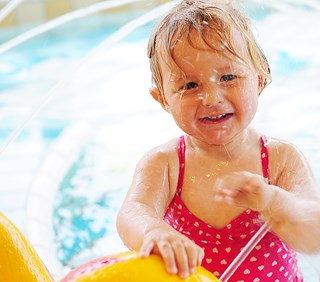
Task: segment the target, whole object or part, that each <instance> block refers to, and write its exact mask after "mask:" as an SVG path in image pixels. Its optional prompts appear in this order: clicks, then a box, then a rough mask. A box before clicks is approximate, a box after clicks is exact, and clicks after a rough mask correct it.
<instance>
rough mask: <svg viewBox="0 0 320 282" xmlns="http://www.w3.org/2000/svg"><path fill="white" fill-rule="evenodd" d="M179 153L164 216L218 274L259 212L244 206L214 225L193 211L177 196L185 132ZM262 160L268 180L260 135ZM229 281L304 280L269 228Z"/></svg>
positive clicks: (290, 253) (251, 232)
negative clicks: (176, 175) (218, 226)
mask: <svg viewBox="0 0 320 282" xmlns="http://www.w3.org/2000/svg"><path fill="white" fill-rule="evenodd" d="M178 154H179V161H180V172H179V178H178V185H177V192H176V194H175V196H174V198H173V200H172V202H171V203H170V205H169V206H168V208H167V210H166V212H165V215H164V217H163V220H164V221H165V222H166V223H168V224H169V225H170V226H172V227H173V228H174V229H176V230H177V231H179V232H180V233H182V234H184V235H185V236H187V237H188V238H190V239H191V240H193V241H194V242H195V243H196V244H198V245H199V246H201V247H202V248H203V249H204V252H205V257H204V259H203V261H202V266H204V267H205V268H206V269H208V270H209V271H211V272H212V273H213V274H214V275H215V276H216V277H218V278H219V277H220V276H221V275H222V274H223V272H224V271H225V270H226V268H227V267H228V265H229V264H230V263H231V262H232V261H233V260H234V258H235V257H236V256H237V255H238V254H239V252H240V250H241V249H242V248H243V247H244V246H245V245H246V244H247V242H248V241H249V240H250V238H251V237H252V236H253V235H254V234H255V233H256V232H257V231H258V230H259V228H260V227H261V225H262V224H263V221H262V220H261V219H259V213H258V212H255V211H253V210H250V209H247V210H246V211H245V212H243V213H242V214H240V215H239V216H238V217H237V218H235V219H233V220H232V221H231V222H230V223H229V224H228V225H226V226H225V227H223V228H222V229H215V228H214V227H212V226H211V225H208V224H206V223H205V222H203V221H202V220H201V219H199V218H197V217H196V216H195V215H193V214H192V213H191V212H190V211H189V210H188V208H187V207H186V205H185V204H184V203H183V201H182V200H181V198H180V195H181V191H182V185H183V176H184V165H185V142H184V136H182V137H181V138H180V141H179V146H178ZM261 162H262V169H263V174H264V177H265V179H266V181H268V150H267V141H266V139H265V137H264V136H262V137H261ZM229 281H230V282H236V281H237V282H240V281H244V282H250V281H254V282H257V281H274V282H276V281H278V282H287V281H294V282H300V281H303V277H302V273H301V271H300V269H299V267H298V262H297V256H296V253H295V252H294V251H293V250H292V249H290V248H289V247H288V246H287V245H286V244H285V243H284V242H283V241H282V240H281V239H280V238H279V237H278V236H277V235H276V234H274V233H273V232H268V233H267V234H266V235H265V236H264V237H263V239H262V240H261V241H260V242H259V243H258V244H257V246H256V247H255V248H254V249H253V250H252V251H251V253H250V254H249V256H248V257H247V258H246V259H245V261H244V262H243V263H242V264H241V266H240V267H239V268H238V269H237V270H236V272H235V273H234V274H233V275H232V277H231V278H230V279H229Z"/></svg>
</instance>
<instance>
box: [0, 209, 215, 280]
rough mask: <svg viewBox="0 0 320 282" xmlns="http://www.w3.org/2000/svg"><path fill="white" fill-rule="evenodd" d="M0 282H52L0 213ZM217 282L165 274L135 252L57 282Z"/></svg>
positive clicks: (152, 259)
mask: <svg viewBox="0 0 320 282" xmlns="http://www.w3.org/2000/svg"><path fill="white" fill-rule="evenodd" d="M0 281H5V282H53V281H54V280H53V278H52V277H51V275H50V273H49V271H48V270H47V268H46V266H45V265H44V264H43V262H42V261H41V259H40V257H39V256H38V254H37V253H36V252H35V250H34V249H33V248H32V246H31V245H30V243H29V242H28V241H27V239H26V238H25V237H24V235H23V234H22V233H21V232H20V230H19V229H18V228H17V227H16V226H15V225H14V224H13V223H12V222H11V221H10V220H9V219H8V218H6V217H5V216H4V215H3V214H2V213H0ZM89 281H90V282H111V281H112V282H129V281H130V282H164V281H166V282H178V281H186V282H196V281H197V282H218V281H220V280H218V279H217V278H216V277H215V276H214V275H213V274H212V273H211V272H209V271H207V270H205V269H204V268H203V267H197V269H196V271H195V273H194V274H193V275H191V276H189V277H188V278H187V279H184V280H183V279H181V278H179V277H178V276H177V275H170V274H168V273H167V272H166V270H165V267H164V264H163V262H162V260H161V258H160V257H159V256H156V255H151V256H149V257H148V258H141V257H140V256H139V255H138V254H137V253H136V252H126V253H122V254H117V255H114V256H109V257H103V258H98V259H95V260H92V261H89V262H88V263H85V264H84V265H81V266H79V267H78V268H76V269H74V270H73V271H71V272H70V273H69V274H67V275H66V276H65V277H64V278H63V279H62V280H61V282H89Z"/></svg>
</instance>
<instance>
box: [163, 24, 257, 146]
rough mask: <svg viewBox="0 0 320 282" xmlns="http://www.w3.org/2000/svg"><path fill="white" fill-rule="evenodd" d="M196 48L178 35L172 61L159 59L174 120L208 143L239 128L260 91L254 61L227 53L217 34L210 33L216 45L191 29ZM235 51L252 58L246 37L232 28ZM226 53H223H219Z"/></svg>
mask: <svg viewBox="0 0 320 282" xmlns="http://www.w3.org/2000/svg"><path fill="white" fill-rule="evenodd" d="M191 33H192V34H191V38H192V40H193V45H195V46H196V47H197V48H196V49H195V48H194V47H192V46H191V45H190V44H189V43H188V40H187V38H186V37H185V38H181V40H180V41H179V43H178V44H177V45H176V47H175V49H174V52H173V57H174V59H175V62H176V63H177V65H178V66H179V67H180V69H181V70H182V71H183V72H184V73H185V77H186V80H184V79H183V76H182V73H181V71H180V70H179V69H178V68H177V67H176V66H174V64H172V63H169V64H168V63H165V62H162V64H161V69H162V74H163V88H164V96H165V98H166V100H167V103H168V106H169V111H170V112H171V114H172V116H173V118H174V119H175V121H176V123H177V124H178V126H179V127H180V128H181V129H182V130H183V131H184V132H186V133H187V134H189V135H191V136H193V137H194V138H197V139H199V140H202V141H205V142H206V143H208V144H226V143H228V142H230V141H232V139H233V137H235V136H236V135H238V134H239V133H241V132H243V131H244V130H245V129H246V128H247V126H248V125H249V123H250V122H251V121H252V119H253V117H254V115H255V112H256V110H257V105H258V96H259V93H260V90H261V89H260V87H259V76H258V73H257V71H255V70H254V69H253V66H251V65H247V64H245V63H243V61H242V60H240V59H238V58H236V57H235V56H232V55H231V54H230V53H229V52H228V51H227V50H225V48H222V47H221V43H220V41H219V40H218V38H217V37H216V36H213V37H212V38H211V41H210V42H211V44H212V45H213V46H214V47H215V49H217V50H219V51H215V50H213V49H211V48H210V47H208V46H207V45H206V44H205V43H204V41H203V40H202V39H201V37H200V36H199V35H198V34H197V32H195V31H192V32H191ZM232 44H233V46H234V48H235V50H236V52H237V53H238V54H239V55H240V56H241V58H243V59H245V60H246V61H247V62H251V60H250V57H249V54H248V51H247V48H246V43H245V41H244V39H243V38H242V37H241V35H240V33H239V32H238V31H236V30H233V31H232ZM224 54H226V55H227V56H226V55H224Z"/></svg>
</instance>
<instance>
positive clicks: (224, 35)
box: [148, 0, 271, 105]
mask: <svg viewBox="0 0 320 282" xmlns="http://www.w3.org/2000/svg"><path fill="white" fill-rule="evenodd" d="M232 27H235V28H236V29H237V30H238V31H239V32H240V33H241V34H242V36H243V38H244V39H245V41H246V43H247V49H248V52H249V55H250V58H251V60H252V64H253V66H254V68H255V69H256V70H257V71H258V72H259V73H260V74H261V77H262V81H261V82H262V89H261V91H262V90H263V89H264V88H265V87H266V86H267V85H268V84H269V83H270V82H271V75H270V68H269V63H268V60H267V58H266V56H265V54H264V52H263V50H262V49H261V47H260V45H259V44H258V42H257V41H256V39H255V37H254V35H253V33H252V31H251V30H250V27H249V19H248V18H247V17H246V16H245V15H244V14H242V13H241V12H240V11H239V10H238V9H236V8H235V7H234V6H233V5H232V4H231V3H230V1H223V0H184V1H182V2H181V3H180V4H178V5H177V6H175V7H174V8H173V9H172V10H171V11H170V12H169V13H168V14H167V15H166V16H165V17H164V18H163V19H162V21H161V22H160V23H159V24H158V25H157V26H156V28H155V29H154V31H153V34H152V35H151V37H150V39H149V44H148V57H149V59H150V68H151V73H152V83H153V85H154V86H155V87H156V88H158V90H159V95H160V97H159V101H160V102H161V103H162V104H163V105H166V104H167V102H166V99H165V97H164V93H163V79H162V74H161V68H160V60H162V61H165V62H172V63H174V64H175V65H177V64H176V63H175V61H174V58H173V51H174V48H175V46H176V44H177V42H178V41H179V40H180V38H181V37H182V36H185V35H186V36H187V38H188V42H189V43H190V45H191V46H193V45H192V38H191V36H190V32H191V30H196V31H197V32H199V34H200V36H201V37H202V39H203V40H204V42H206V44H207V45H208V46H209V47H210V48H212V49H214V47H213V46H212V45H211V44H210V33H211V34H212V32H214V33H215V34H217V35H218V37H219V38H220V40H221V43H222V45H223V47H224V48H225V49H226V50H227V51H228V52H229V53H230V54H231V55H233V56H236V57H237V58H239V59H240V60H242V61H243V62H245V61H244V59H243V58H241V57H240V56H239V55H238V54H237V52H236V50H235V49H234V47H233V46H232V43H231V29H232ZM168 60H169V61H168ZM245 63H247V64H249V63H250V62H245Z"/></svg>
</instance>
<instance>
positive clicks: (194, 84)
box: [183, 82, 198, 90]
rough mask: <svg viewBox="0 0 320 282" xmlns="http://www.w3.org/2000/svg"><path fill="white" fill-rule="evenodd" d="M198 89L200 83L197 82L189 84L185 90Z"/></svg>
mask: <svg viewBox="0 0 320 282" xmlns="http://www.w3.org/2000/svg"><path fill="white" fill-rule="evenodd" d="M196 87H198V83H196V82H188V83H187V84H186V85H185V86H184V87H183V88H184V90H190V89H193V88H196Z"/></svg>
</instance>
